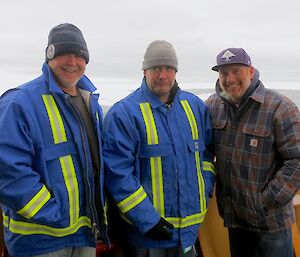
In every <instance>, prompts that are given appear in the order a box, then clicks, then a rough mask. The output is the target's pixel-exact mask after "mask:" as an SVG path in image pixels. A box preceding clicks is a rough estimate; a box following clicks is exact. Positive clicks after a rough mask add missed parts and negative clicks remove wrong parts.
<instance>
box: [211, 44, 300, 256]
mask: <svg viewBox="0 0 300 257" xmlns="http://www.w3.org/2000/svg"><path fill="white" fill-rule="evenodd" d="M212 69H213V70H214V71H217V72H218V73H219V79H218V80H217V83H216V93H215V94H214V95H212V96H210V97H209V99H208V100H207V104H208V106H209V109H210V112H211V116H212V124H213V128H214V134H215V154H216V163H217V188H216V189H217V190H216V194H217V203H218V208H219V212H220V215H221V216H222V217H223V219H224V225H225V226H226V227H228V231H229V240H230V250H231V256H232V257H241V256H243V257H247V256H249V257H267V256H268V257H269V256H272V257H282V256H285V257H292V256H293V247H292V237H291V226H292V223H293V222H294V213H293V205H292V199H293V197H294V195H295V193H296V192H297V190H298V189H299V185H300V183H299V182H300V115H299V111H298V108H297V107H296V106H295V104H294V103H293V102H291V101H290V100H289V99H288V98H286V97H284V96H282V95H281V94H279V93H277V92H275V91H272V90H270V89H266V88H265V87H264V85H263V84H262V82H261V81H260V80H259V72H258V71H257V70H256V69H255V68H254V67H253V66H252V64H251V59H250V57H249V55H248V54H247V53H246V52H245V50H244V49H242V48H228V49H225V50H224V51H222V52H221V53H220V54H218V56H217V65H216V66H214V67H213V68H212Z"/></svg>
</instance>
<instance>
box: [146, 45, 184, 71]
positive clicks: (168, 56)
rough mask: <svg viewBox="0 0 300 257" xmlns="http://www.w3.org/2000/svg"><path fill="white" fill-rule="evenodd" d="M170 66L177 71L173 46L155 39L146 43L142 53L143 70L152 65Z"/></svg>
mask: <svg viewBox="0 0 300 257" xmlns="http://www.w3.org/2000/svg"><path fill="white" fill-rule="evenodd" d="M162 65H163V66H170V67H173V68H174V69H175V70H176V71H178V60H177V56H176V52H175V49H174V47H173V46H172V45H171V44H170V43H168V42H166V41H164V40H156V41H153V42H152V43H150V45H148V47H147V50H146V53H145V55H144V61H143V68H142V69H143V70H147V69H149V68H151V67H153V66H162Z"/></svg>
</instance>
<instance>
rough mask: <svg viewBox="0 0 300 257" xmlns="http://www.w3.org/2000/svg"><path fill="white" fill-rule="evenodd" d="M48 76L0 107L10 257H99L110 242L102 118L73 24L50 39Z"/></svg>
mask: <svg viewBox="0 0 300 257" xmlns="http://www.w3.org/2000/svg"><path fill="white" fill-rule="evenodd" d="M45 59H46V62H45V63H44V64H43V68H42V75H41V76H40V77H38V78H36V79H34V80H32V81H30V82H28V83H25V84H24V85H22V86H20V87H17V88H14V89H12V90H9V91H7V92H6V93H5V94H4V95H3V96H2V97H1V99H0V130H1V133H0V156H1V158H0V167H1V178H0V194H1V200H0V203H1V209H2V211H3V220H4V227H5V229H4V237H5V244H6V247H7V249H8V252H9V254H10V255H11V256H15V257H17V256H39V257H49V256H51V257H59V256H66V257H75V256H84V257H95V255H96V242H97V238H99V237H102V238H104V239H105V238H106V225H105V224H106V222H105V221H104V217H105V214H104V190H103V183H104V172H103V167H104V166H103V163H102V162H103V158H102V151H101V149H102V147H101V145H102V142H101V138H102V131H101V127H102V125H101V121H102V110H101V107H100V106H99V104H98V94H93V91H95V90H96V88H95V86H94V85H93V84H92V83H91V81H90V80H89V79H88V78H87V77H86V76H85V75H84V72H85V68H86V64H87V63H88V62H89V52H88V48H87V44H86V42H85V39H84V37H83V35H82V32H81V31H80V30H79V29H78V28H77V27H76V26H75V25H73V24H69V23H64V24H60V25H57V26H55V27H54V28H53V29H52V30H51V31H50V33H49V37H48V44H47V47H46V58H45Z"/></svg>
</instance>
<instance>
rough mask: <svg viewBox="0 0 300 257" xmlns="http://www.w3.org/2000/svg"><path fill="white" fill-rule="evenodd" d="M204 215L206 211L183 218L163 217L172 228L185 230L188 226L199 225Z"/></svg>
mask: <svg viewBox="0 0 300 257" xmlns="http://www.w3.org/2000/svg"><path fill="white" fill-rule="evenodd" d="M205 214H206V210H205V211H203V212H201V213H197V214H193V215H189V216H186V217H184V218H181V217H178V218H177V217H176V218H175V217H165V219H166V220H167V221H168V222H170V223H172V224H173V226H174V228H186V227H189V226H193V225H197V224H200V223H201V222H202V221H203V220H204V217H205Z"/></svg>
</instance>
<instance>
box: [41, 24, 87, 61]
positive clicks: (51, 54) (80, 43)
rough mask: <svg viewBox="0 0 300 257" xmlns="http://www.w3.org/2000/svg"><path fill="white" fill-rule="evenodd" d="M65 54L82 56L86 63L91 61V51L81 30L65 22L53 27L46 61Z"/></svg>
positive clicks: (49, 37)
mask: <svg viewBox="0 0 300 257" xmlns="http://www.w3.org/2000/svg"><path fill="white" fill-rule="evenodd" d="M64 54H76V55H78V56H81V57H82V58H83V59H84V60H85V62H86V63H88V62H89V51H88V49H87V45H86V42H85V40H84V38H83V35H82V33H81V31H80V30H79V29H78V28H77V27H76V26H74V25H73V24H69V23H63V24H60V25H57V26H55V27H54V28H52V29H51V31H50V33H49V36H48V46H47V48H46V62H48V61H49V60H52V59H54V58H55V57H56V56H59V55H64Z"/></svg>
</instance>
